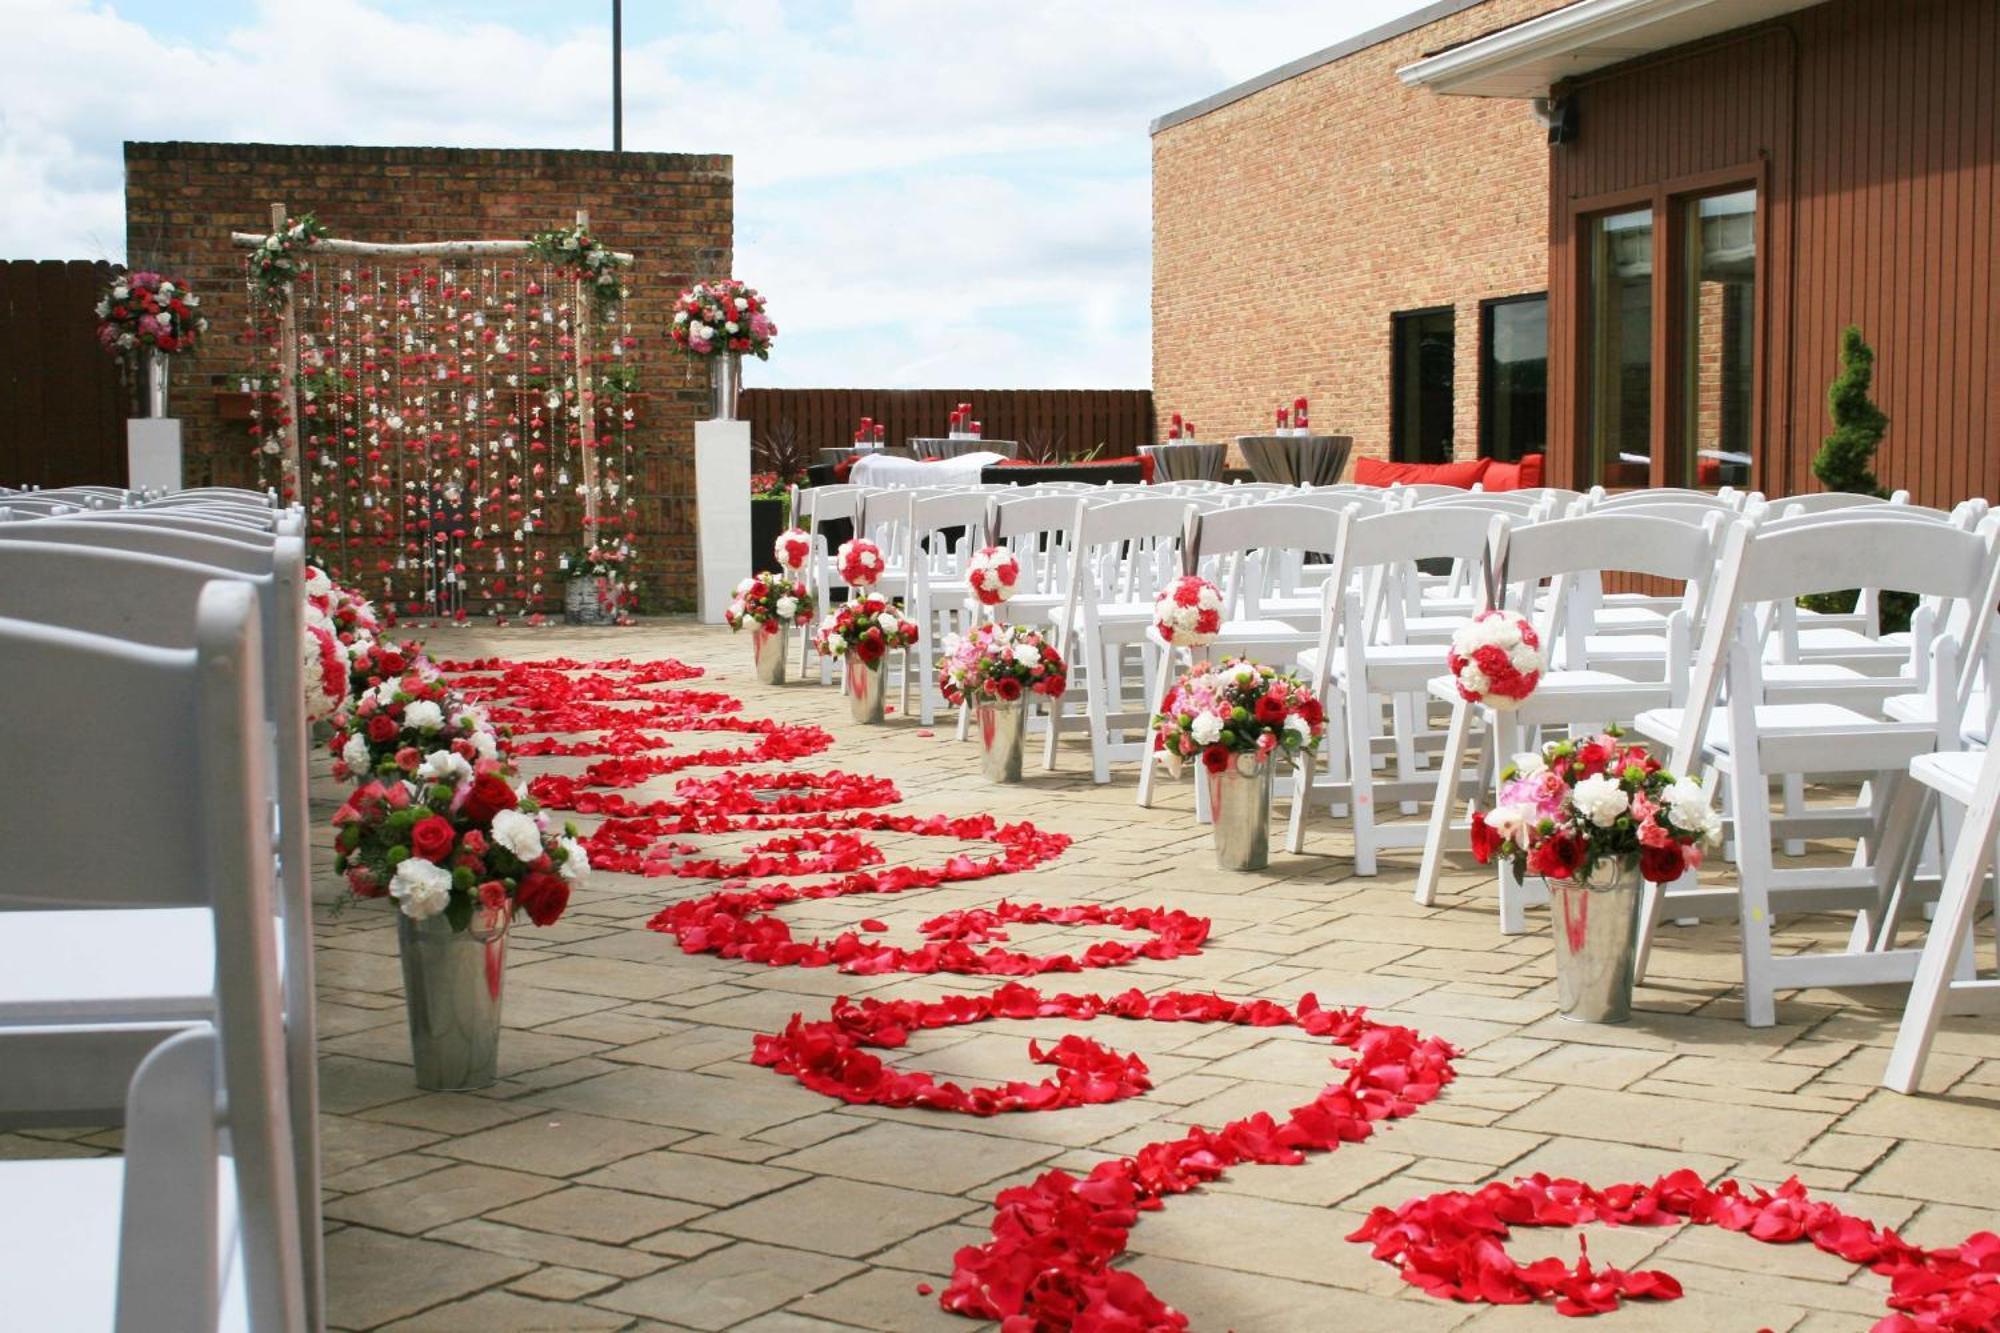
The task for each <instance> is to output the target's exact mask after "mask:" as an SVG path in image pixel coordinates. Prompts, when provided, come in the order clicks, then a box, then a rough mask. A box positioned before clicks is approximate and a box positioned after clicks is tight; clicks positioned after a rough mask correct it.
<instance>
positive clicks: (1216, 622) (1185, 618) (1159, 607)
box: [1153, 574, 1222, 648]
mask: <svg viewBox="0 0 2000 1333" xmlns="http://www.w3.org/2000/svg"><path fill="white" fill-rule="evenodd" d="M1153 628H1154V629H1155V630H1157V631H1158V632H1159V635H1160V637H1161V638H1162V639H1164V640H1166V641H1167V642H1168V643H1170V644H1172V645H1173V646H1174V647H1176V648H1199V647H1201V646H1202V645H1203V644H1209V643H1214V642H1215V639H1216V636H1217V635H1219V634H1221V633H1222V591H1221V589H1219V588H1217V587H1216V586H1215V585H1214V584H1213V583H1210V582H1209V581H1208V580H1207V579H1205V578H1202V577H1201V576H1200V575H1198V574H1183V575H1182V576H1181V577H1180V578H1177V579H1175V580H1174V581H1173V582H1172V583H1170V584H1168V585H1167V586H1166V587H1165V588H1164V589H1163V590H1161V592H1160V595H1159V596H1158V597H1156V598H1154V599H1153Z"/></svg>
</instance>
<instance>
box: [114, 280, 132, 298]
mask: <svg viewBox="0 0 2000 1333" xmlns="http://www.w3.org/2000/svg"><path fill="white" fill-rule="evenodd" d="M131 295H132V289H131V288H130V287H127V286H126V285H125V284H124V283H122V282H121V283H119V284H118V285H117V286H115V287H113V288H112V289H111V299H112V300H114V301H123V300H125V299H126V298H127V297H129V296H131Z"/></svg>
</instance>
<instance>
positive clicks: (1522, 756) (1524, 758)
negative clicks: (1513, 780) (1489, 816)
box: [1488, 750, 1549, 822]
mask: <svg viewBox="0 0 2000 1333" xmlns="http://www.w3.org/2000/svg"><path fill="white" fill-rule="evenodd" d="M1548 768H1549V761H1548V760H1546V759H1544V758H1543V757H1542V752H1541V751H1540V750H1523V751H1521V753H1519V754H1517V755H1515V756H1514V776H1516V777H1520V778H1538V777H1540V776H1541V775H1542V774H1544V773H1546V772H1547V771H1548ZM1488 822H1491V821H1488Z"/></svg>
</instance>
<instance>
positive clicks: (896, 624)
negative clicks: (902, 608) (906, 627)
mask: <svg viewBox="0 0 2000 1333" xmlns="http://www.w3.org/2000/svg"><path fill="white" fill-rule="evenodd" d="M876 623H877V624H878V625H880V626H881V627H882V633H883V634H884V635H885V636H887V635H892V634H894V633H895V632H896V631H897V630H899V629H901V628H903V622H902V619H901V618H900V617H898V616H897V615H896V613H895V612H894V611H884V612H883V613H882V614H881V615H880V616H878V617H877V618H876Z"/></svg>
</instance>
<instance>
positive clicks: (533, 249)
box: [528, 222, 625, 310]
mask: <svg viewBox="0 0 2000 1333" xmlns="http://www.w3.org/2000/svg"><path fill="white" fill-rule="evenodd" d="M528 251H529V253H530V254H532V255H534V256H535V258H537V259H539V260H541V261H542V262H543V263H545V264H552V265H554V266H555V267H557V268H559V269H561V270H562V271H563V272H565V273H567V274H571V275H573V276H575V277H577V278H579V279H581V280H582V281H583V282H584V283H586V284H587V285H588V286H589V287H590V294H591V295H592V296H593V297H595V298H596V301H597V306H598V308H599V310H603V309H604V308H606V307H608V306H614V305H616V304H617V303H618V302H620V301H622V300H624V299H625V279H624V277H623V275H622V273H621V272H620V270H621V269H622V267H623V265H622V264H621V263H620V262H619V259H618V256H617V255H616V254H614V253H613V252H612V249H611V247H610V246H608V245H606V244H605V243H604V242H602V241H600V240H598V239H597V237H596V236H594V235H592V234H591V231H590V229H589V228H588V227H586V226H584V225H583V224H582V223H580V222H579V223H574V224H572V225H570V226H567V227H557V228H555V229H553V230H551V231H538V232H536V233H535V234H534V235H532V236H530V237H529V238H528Z"/></svg>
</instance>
